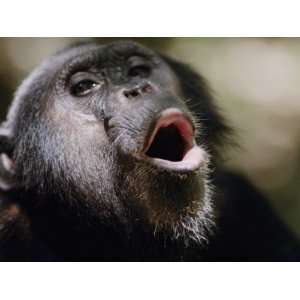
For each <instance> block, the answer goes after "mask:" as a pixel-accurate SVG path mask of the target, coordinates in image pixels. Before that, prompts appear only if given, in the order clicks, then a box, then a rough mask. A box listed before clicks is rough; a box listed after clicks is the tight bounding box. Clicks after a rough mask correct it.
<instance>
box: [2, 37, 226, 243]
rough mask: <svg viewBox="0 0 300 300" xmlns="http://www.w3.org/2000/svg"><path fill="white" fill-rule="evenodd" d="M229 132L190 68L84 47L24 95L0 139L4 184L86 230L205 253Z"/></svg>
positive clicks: (46, 68)
mask: <svg viewBox="0 0 300 300" xmlns="http://www.w3.org/2000/svg"><path fill="white" fill-rule="evenodd" d="M225 132H226V126H225V125H224V123H223V120H222V118H221V117H220V116H219V114H218V112H217V109H216V108H215V105H214V103H213V99H212V97H211V95H210V92H209V89H208V88H207V86H206V84H205V82H204V81H203V79H202V78H201V77H200V76H198V75H197V74H195V73H194V72H193V71H192V70H191V69H190V68H189V67H187V66H186V65H184V64H181V63H178V62H176V61H174V60H172V59H170V58H167V57H164V56H162V55H160V54H157V53H155V52H153V51H152V50H149V49H147V48H145V47H143V46H141V45H138V44H136V43H133V42H115V43H112V44H108V45H97V44H84V45H78V46H75V47H71V48H68V49H65V50H62V51H61V52H59V53H57V54H56V55H54V56H53V57H51V58H50V59H48V60H47V61H46V62H45V63H43V64H42V65H41V66H39V67H38V68H37V69H36V70H35V71H34V72H33V73H32V74H31V75H30V76H29V77H28V78H27V79H26V80H25V81H24V82H23V83H22V85H21V86H20V88H19V90H18V91H17V93H16V96H15V99H14V101H13V104H12V107H11V109H10V112H9V114H8V118H7V121H6V122H5V123H4V124H3V125H2V129H1V131H0V153H1V163H0V184H1V187H2V189H5V190H16V191H19V192H20V193H23V194H24V195H25V194H26V193H29V192H30V194H31V195H35V196H36V197H33V199H34V200H33V201H34V203H35V204H36V205H39V206H43V205H44V204H45V203H46V202H49V201H52V202H55V203H57V205H58V206H59V205H60V204H62V207H64V209H65V207H66V206H67V207H68V209H69V211H72V212H73V213H74V215H76V216H78V218H79V217H80V216H83V215H84V216H85V219H86V220H87V222H88V220H89V217H90V218H91V219H93V220H99V222H100V223H101V222H102V223H103V224H106V225H107V224H110V226H114V224H117V223H118V224H126V226H129V227H140V228H145V230H147V231H148V232H149V231H150V232H152V233H153V234H154V235H155V234H158V235H163V236H165V237H168V238H170V239H177V240H184V241H185V242H187V243H188V242H189V241H192V240H193V241H200V242H201V241H203V240H205V239H206V237H207V233H208V232H209V231H210V229H211V226H212V224H213V213H212V205H211V199H212V197H211V193H212V192H211V188H210V184H209V181H210V177H211V175H210V169H211V167H212V166H213V165H214V163H215V161H216V159H217V158H218V149H219V148H220V146H221V144H222V141H223V136H224V134H225ZM124 226H125V225H124Z"/></svg>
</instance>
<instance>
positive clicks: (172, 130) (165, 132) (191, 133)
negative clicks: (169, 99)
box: [142, 108, 204, 171]
mask: <svg viewBox="0 0 300 300" xmlns="http://www.w3.org/2000/svg"><path fill="white" fill-rule="evenodd" d="M142 153H143V155H144V156H146V157H147V158H148V159H149V160H150V161H151V162H152V163H154V164H155V165H157V166H159V167H162V168H165V169H171V170H173V171H174V170H177V171H193V170H196V169H198V168H199V167H200V165H201V164H202V162H203V161H204V151H203V149H202V148H200V147H198V146H197V144H196V142H195V127H194V124H193V122H192V120H191V119H190V117H189V116H188V115H186V114H185V113H183V112H182V111H181V110H179V109H177V108H168V109H166V110H164V111H162V112H161V113H160V115H159V116H158V118H157V119H156V120H155V122H154V125H153V126H151V129H150V132H149V134H148V136H147V138H146V141H145V144H144V149H143V151H142Z"/></svg>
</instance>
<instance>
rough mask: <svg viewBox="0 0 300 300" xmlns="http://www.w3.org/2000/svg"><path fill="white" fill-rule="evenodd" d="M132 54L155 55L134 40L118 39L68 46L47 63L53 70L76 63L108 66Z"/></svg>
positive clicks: (151, 57) (87, 65) (149, 56)
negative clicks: (110, 41)
mask: <svg viewBox="0 0 300 300" xmlns="http://www.w3.org/2000/svg"><path fill="white" fill-rule="evenodd" d="M134 55H137V56H143V57H146V58H149V59H154V58H155V57H157V55H156V54H155V52H154V51H152V50H151V49H148V48H146V47H144V46H142V45H139V44H137V43H135V42H128V41H119V42H114V43H110V44H105V45H100V44H84V45H80V46H74V47H70V48H67V49H64V50H62V51H60V52H58V53H57V54H56V55H54V56H53V57H52V58H51V59H50V60H49V61H48V63H50V64H51V65H52V67H53V71H54V72H55V71H59V69H63V68H64V67H67V68H72V66H77V65H78V66H79V67H80V65H84V66H86V67H89V66H93V65H96V66H98V67H110V66H111V65H114V64H118V63H122V62H124V60H126V59H128V58H129V57H130V56H134Z"/></svg>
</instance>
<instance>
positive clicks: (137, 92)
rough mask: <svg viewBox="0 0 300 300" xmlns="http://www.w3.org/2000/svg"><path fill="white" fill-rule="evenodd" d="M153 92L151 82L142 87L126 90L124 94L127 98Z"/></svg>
mask: <svg viewBox="0 0 300 300" xmlns="http://www.w3.org/2000/svg"><path fill="white" fill-rule="evenodd" d="M152 92H153V88H152V86H151V85H150V84H149V83H146V84H144V85H143V86H142V87H137V88H134V89H132V90H126V91H124V92H123V94H124V96H125V97H126V98H128V99H131V98H136V97H138V96H141V95H143V94H151V93H152Z"/></svg>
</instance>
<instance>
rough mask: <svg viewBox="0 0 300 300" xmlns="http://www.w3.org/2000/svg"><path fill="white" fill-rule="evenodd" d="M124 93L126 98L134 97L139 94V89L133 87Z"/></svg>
mask: <svg viewBox="0 0 300 300" xmlns="http://www.w3.org/2000/svg"><path fill="white" fill-rule="evenodd" d="M124 95H125V97H126V98H128V99H130V98H135V97H137V96H139V95H140V91H139V89H133V90H130V91H125V92H124Z"/></svg>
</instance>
